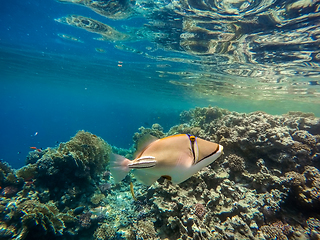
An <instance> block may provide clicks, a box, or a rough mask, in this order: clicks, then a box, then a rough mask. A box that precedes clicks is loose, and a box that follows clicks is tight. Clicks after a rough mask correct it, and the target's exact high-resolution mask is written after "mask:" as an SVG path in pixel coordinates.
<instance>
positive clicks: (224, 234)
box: [0, 107, 320, 240]
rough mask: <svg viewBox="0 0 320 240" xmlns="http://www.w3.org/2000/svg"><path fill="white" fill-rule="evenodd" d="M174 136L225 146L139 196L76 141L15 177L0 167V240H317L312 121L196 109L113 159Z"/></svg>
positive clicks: (98, 152) (88, 145)
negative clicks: (188, 172) (178, 179)
mask: <svg viewBox="0 0 320 240" xmlns="http://www.w3.org/2000/svg"><path fill="white" fill-rule="evenodd" d="M178 133H186V134H194V135H196V136H198V137H201V138H203V139H206V140H211V141H214V142H217V143H219V144H222V145H223V146H224V155H223V156H222V157H221V158H219V159H218V160H217V161H216V162H213V163H212V164H211V165H209V166H207V167H205V168H203V169H202V170H200V171H199V172H198V173H196V174H194V175H193V176H192V177H191V178H189V179H188V180H186V181H185V182H183V183H181V184H179V185H173V184H172V183H171V182H169V181H167V180H166V179H159V180H158V181H157V182H156V183H154V184H153V185H152V186H149V187H146V186H143V185H141V184H140V183H138V182H137V181H136V179H135V178H134V177H133V176H132V175H130V174H129V176H128V177H126V178H125V179H124V180H123V181H122V182H121V183H119V184H114V182H113V177H112V176H111V175H110V172H109V171H108V168H107V163H108V156H109V154H110V152H111V147H110V146H109V145H108V144H107V143H106V142H104V141H103V140H102V139H101V138H99V137H97V136H95V135H93V134H91V133H88V132H84V131H79V132H78V133H77V134H76V135H75V136H74V137H73V138H72V139H71V140H70V141H69V142H67V143H61V144H60V145H59V146H58V147H57V148H47V149H45V150H43V151H41V153H40V152H39V154H37V153H36V152H34V153H33V152H31V153H30V154H29V155H28V157H27V163H28V164H27V165H26V166H25V167H23V168H21V169H18V170H16V171H14V170H13V169H11V168H10V166H9V165H7V164H5V163H3V162H0V187H1V195H0V238H1V239H11V238H13V239H26V240H28V239H35V238H37V239H44V236H45V238H50V239H83V238H85V239H92V240H101V239H141V240H142V239H319V238H320V215H319V212H320V200H319V196H320V190H319V188H320V171H319V169H320V161H319V160H320V120H319V119H318V118H315V117H314V116H313V115H312V114H305V113H300V112H290V113H288V114H285V115H282V116H272V115H269V114H266V113H263V112H254V113H249V114H240V113H236V112H229V111H227V110H224V109H220V108H217V107H208V108H196V109H193V110H190V111H185V112H183V113H181V124H179V125H176V126H173V127H172V128H171V129H170V130H169V131H168V132H167V133H165V132H163V128H162V127H161V126H160V125H159V124H153V125H152V127H151V128H144V127H141V128H139V132H137V133H135V134H134V136H133V140H134V144H133V145H132V147H131V148H130V149H121V148H117V147H115V146H113V147H112V150H113V152H115V153H118V154H122V155H124V156H126V157H128V158H133V155H134V152H135V151H136V149H137V148H138V144H137V143H138V142H139V141H140V140H141V139H142V138H144V136H146V135H153V136H155V137H158V138H162V137H166V136H169V135H172V134H178ZM130 182H132V183H133V186H134V192H135V195H136V199H133V197H132V195H131V192H130V187H129V186H130ZM80 236H81V237H80Z"/></svg>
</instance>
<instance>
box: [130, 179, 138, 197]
mask: <svg viewBox="0 0 320 240" xmlns="http://www.w3.org/2000/svg"><path fill="white" fill-rule="evenodd" d="M130 191H131V195H132V197H133V199H134V200H135V201H137V198H136V196H135V195H134V190H133V184H132V182H130Z"/></svg>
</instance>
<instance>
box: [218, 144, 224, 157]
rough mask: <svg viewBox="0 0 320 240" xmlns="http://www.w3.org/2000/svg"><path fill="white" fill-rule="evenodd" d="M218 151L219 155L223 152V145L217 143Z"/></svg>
mask: <svg viewBox="0 0 320 240" xmlns="http://www.w3.org/2000/svg"><path fill="white" fill-rule="evenodd" d="M219 151H220V152H221V155H222V154H224V152H223V146H222V145H220V144H219Z"/></svg>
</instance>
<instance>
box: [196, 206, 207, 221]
mask: <svg viewBox="0 0 320 240" xmlns="http://www.w3.org/2000/svg"><path fill="white" fill-rule="evenodd" d="M206 213H207V210H206V207H205V206H204V205H203V204H201V203H197V204H196V205H195V207H194V214H195V215H196V216H198V217H199V218H203V216H204V215H205V214H206Z"/></svg>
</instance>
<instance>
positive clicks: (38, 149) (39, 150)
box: [30, 147, 42, 152]
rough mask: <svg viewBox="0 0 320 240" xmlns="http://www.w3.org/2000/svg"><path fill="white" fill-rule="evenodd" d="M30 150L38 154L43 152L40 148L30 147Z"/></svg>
mask: <svg viewBox="0 0 320 240" xmlns="http://www.w3.org/2000/svg"><path fill="white" fill-rule="evenodd" d="M30 149H33V150H37V151H38V152H42V150H41V149H40V148H36V147H30Z"/></svg>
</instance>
